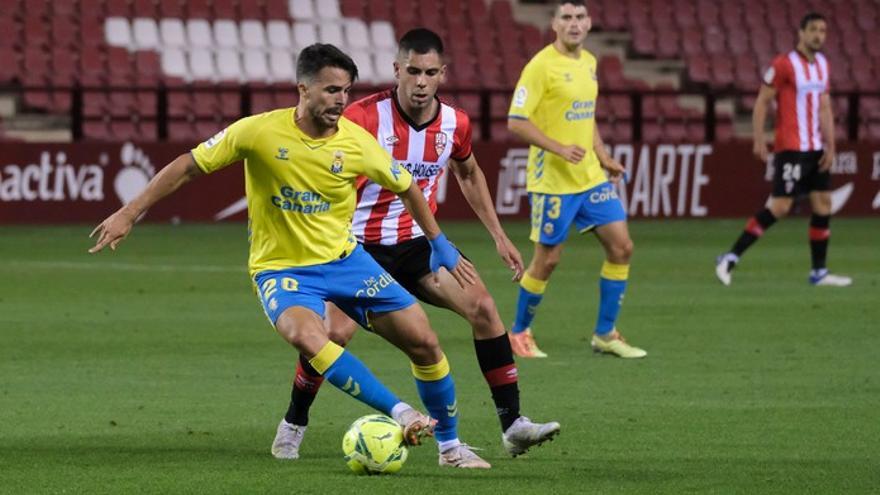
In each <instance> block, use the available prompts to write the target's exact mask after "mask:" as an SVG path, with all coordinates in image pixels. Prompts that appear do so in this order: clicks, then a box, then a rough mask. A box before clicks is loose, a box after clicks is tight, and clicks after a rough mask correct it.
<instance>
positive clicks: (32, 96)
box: [24, 90, 52, 111]
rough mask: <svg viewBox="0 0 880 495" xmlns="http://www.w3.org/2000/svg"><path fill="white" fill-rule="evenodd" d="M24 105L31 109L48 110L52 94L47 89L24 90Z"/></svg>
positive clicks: (50, 105)
mask: <svg viewBox="0 0 880 495" xmlns="http://www.w3.org/2000/svg"><path fill="white" fill-rule="evenodd" d="M24 106H25V107H27V108H30V109H33V110H43V111H45V110H50V109H51V107H52V95H51V93H49V91H30V90H29V91H25V92H24Z"/></svg>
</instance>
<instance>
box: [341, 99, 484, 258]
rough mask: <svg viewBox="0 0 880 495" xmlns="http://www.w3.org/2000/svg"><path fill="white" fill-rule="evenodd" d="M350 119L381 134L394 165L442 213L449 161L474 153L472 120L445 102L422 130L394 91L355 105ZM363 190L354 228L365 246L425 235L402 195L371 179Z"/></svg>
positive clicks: (364, 180) (348, 111) (347, 113)
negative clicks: (439, 199) (442, 181)
mask: <svg viewBox="0 0 880 495" xmlns="http://www.w3.org/2000/svg"><path fill="white" fill-rule="evenodd" d="M438 101H439V100H438ZM345 117H346V118H348V119H349V120H351V121H352V122H354V123H356V124H358V125H360V126H361V127H363V128H364V129H366V130H367V131H368V132H370V133H371V134H372V135H373V136H375V137H376V140H378V141H379V144H380V145H382V147H384V148H385V149H386V150H387V151H388V153H390V154H391V157H392V158H393V159H394V161H395V162H397V163H398V164H400V166H402V167H404V168H406V169H407V170H409V172H410V173H411V174H412V176H413V179H414V180H415V181H416V183H417V184H418V186H419V188H420V189H421V190H422V193H423V194H424V195H425V200H427V202H428V206H430V207H431V212H432V213H433V212H436V211H437V194H436V193H437V186H438V185H439V184H440V178H441V177H442V176H443V174H444V173H445V171H446V164H447V162H448V161H449V159H450V158H452V159H454V160H459V161H463V160H466V159H467V158H468V157H469V156H470V155H471V124H470V119H469V118H468V116H467V114H466V113H464V112H463V111H461V110H459V109H457V108H454V107H452V106H450V105H448V104H446V103H444V102H443V101H440V105H439V111H438V112H437V115H436V116H435V117H434V118H433V119H431V121H429V122H428V123H426V124H424V125H421V126H417V125H415V124H414V123H413V122H412V121H411V119H409V117H408V116H407V115H406V114H404V113H403V110H402V109H401V108H400V104H399V103H398V102H397V96H396V91H395V90H393V89H390V90H386V91H382V92H380V93H376V94H373V95H370V96H367V97H366V98H363V99H361V100H358V101H356V102H354V103H352V104H351V105H349V107H348V108H346V109H345ZM357 186H358V190H357V207H356V208H355V212H354V219H353V220H352V230H353V232H354V235H355V237H357V239H358V241H359V242H362V243H365V244H385V245H392V244H399V243H401V242H404V241H408V240H410V239H413V238H415V237H419V236H421V235H424V232H423V231H422V229H421V228H420V227H419V225H418V224H417V223H415V222H414V221H413V218H412V216H410V214H409V213H408V212H407V211H406V209H404V207H403V203H402V202H401V201H400V199H399V198H398V197H397V195H396V194H394V193H393V192H391V191H389V190H387V189H384V188H382V186H380V185H378V184H376V183H375V182H372V181H370V180H369V179H367V178H366V177H361V178H359V179H358V184H357Z"/></svg>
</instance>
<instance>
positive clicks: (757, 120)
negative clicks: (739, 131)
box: [752, 84, 776, 163]
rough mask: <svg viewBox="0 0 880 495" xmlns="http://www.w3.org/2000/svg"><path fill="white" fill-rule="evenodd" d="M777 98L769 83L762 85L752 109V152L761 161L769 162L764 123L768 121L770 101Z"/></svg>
mask: <svg viewBox="0 0 880 495" xmlns="http://www.w3.org/2000/svg"><path fill="white" fill-rule="evenodd" d="M774 98H776V90H775V89H773V87H772V86H768V85H767V84H762V85H761V90H760V91H759V92H758V98H757V99H756V100H755V108H754V110H752V153H754V154H755V156H756V157H758V159H760V160H761V163H766V162H767V138H766V135H765V134H764V125H765V124H766V123H767V109H768V108H770V102H771V101H773V99H774Z"/></svg>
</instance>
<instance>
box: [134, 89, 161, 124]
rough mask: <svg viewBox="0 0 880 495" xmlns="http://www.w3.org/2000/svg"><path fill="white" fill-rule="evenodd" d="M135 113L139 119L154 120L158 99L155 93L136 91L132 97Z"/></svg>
mask: <svg viewBox="0 0 880 495" xmlns="http://www.w3.org/2000/svg"><path fill="white" fill-rule="evenodd" d="M134 98H135V105H136V106H137V113H138V115H140V116H141V117H146V118H154V117H156V114H157V113H158V109H157V107H156V105H157V101H158V98H156V92H155V91H138V92H137V93H135V95H134Z"/></svg>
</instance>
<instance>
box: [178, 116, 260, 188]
mask: <svg viewBox="0 0 880 495" xmlns="http://www.w3.org/2000/svg"><path fill="white" fill-rule="evenodd" d="M258 117H259V115H255V116H252V117H246V118H244V119H240V120H237V121H236V122H234V123H233V124H231V125H230V126H229V127H227V128H226V129H223V130H222V131H220V132H218V133H217V134H214V135H213V136H211V137H210V138H209V139H208V140H207V141H205V142H203V143H201V144H199V145H198V146H196V147H195V148H194V149H193V150H192V156H193V159H194V160H195V161H196V165H198V167H199V168H200V169H202V172H204V173H206V174H210V173H211V172H216V171H217V170H220V169H222V168H224V167H226V166H228V165H230V164H232V163H235V162H237V161H239V160H242V159H244V158H245V157H246V156H247V154H248V151H249V147H250V144H251V140H252V137H251V134H250V131H251V128H252V127H253V125H254V122H255V120H256V119H257V118H258Z"/></svg>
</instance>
